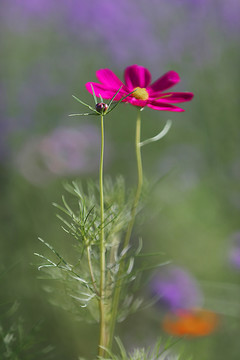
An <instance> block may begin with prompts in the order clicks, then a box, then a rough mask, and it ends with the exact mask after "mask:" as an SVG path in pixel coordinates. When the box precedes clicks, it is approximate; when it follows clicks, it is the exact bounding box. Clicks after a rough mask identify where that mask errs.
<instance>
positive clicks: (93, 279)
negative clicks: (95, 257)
mask: <svg viewBox="0 0 240 360" xmlns="http://www.w3.org/2000/svg"><path fill="white" fill-rule="evenodd" d="M87 260H88V267H89V271H90V276H91V280H92V284H93V287H94V290H95V293H96V295H98V296H100V294H99V291H98V288H97V286H96V280H95V277H94V273H93V267H92V260H91V247H90V246H89V245H88V246H87Z"/></svg>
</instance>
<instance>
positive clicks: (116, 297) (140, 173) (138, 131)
mask: <svg viewBox="0 0 240 360" xmlns="http://www.w3.org/2000/svg"><path fill="white" fill-rule="evenodd" d="M140 143H141V116H140V110H138V116H137V122H136V137H135V152H136V160H137V172H138V185H137V190H136V193H135V197H134V200H133V205H132V209H131V219H130V221H129V224H128V228H127V232H126V235H125V239H124V243H123V249H125V248H127V246H128V245H129V241H130V238H131V234H132V229H133V225H134V221H135V217H136V210H137V205H138V202H139V199H140V195H141V191H142V184H143V169H142V156H141V144H140ZM124 269H125V261H124V257H123V258H122V260H121V263H120V267H119V271H118V280H117V281H116V285H115V291H114V297H113V304H112V318H111V324H110V331H109V333H110V334H109V343H108V348H109V349H111V347H112V341H113V335H114V331H115V326H116V322H117V313H118V306H119V299H120V295H121V290H122V283H123V273H124Z"/></svg>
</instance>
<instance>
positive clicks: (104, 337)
mask: <svg viewBox="0 0 240 360" xmlns="http://www.w3.org/2000/svg"><path fill="white" fill-rule="evenodd" d="M101 139H102V140H101V155H100V168H99V192H100V214H101V215H100V216H101V232H100V290H99V293H100V299H99V312H100V338H99V351H98V355H99V356H102V357H103V356H104V354H105V350H104V349H103V348H102V346H104V347H106V345H107V329H106V325H107V324H106V311H105V266H106V264H105V262H106V260H105V239H104V196H103V158H104V122H103V115H101Z"/></svg>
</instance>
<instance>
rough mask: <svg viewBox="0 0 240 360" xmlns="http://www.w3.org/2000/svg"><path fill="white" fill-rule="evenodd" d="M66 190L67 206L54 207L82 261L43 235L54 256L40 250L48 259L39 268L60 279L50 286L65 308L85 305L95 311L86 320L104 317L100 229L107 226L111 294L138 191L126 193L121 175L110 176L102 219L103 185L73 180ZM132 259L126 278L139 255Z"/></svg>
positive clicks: (74, 308)
mask: <svg viewBox="0 0 240 360" xmlns="http://www.w3.org/2000/svg"><path fill="white" fill-rule="evenodd" d="M65 190H66V191H67V194H68V196H67V197H65V196H64V197H62V204H61V205H59V204H54V206H55V207H56V208H57V209H58V210H59V213H58V214H57V217H58V218H59V219H60V221H61V223H62V228H63V229H64V231H65V232H67V233H68V234H69V236H70V237H71V238H72V239H73V246H74V253H75V259H76V261H75V262H74V263H73V262H72V261H69V259H67V258H66V255H61V254H60V253H59V251H57V250H55V248H54V247H53V246H52V245H50V244H49V243H47V242H45V241H44V240H43V239H41V238H39V240H40V241H41V242H42V243H43V244H44V245H45V246H46V247H47V248H48V250H49V251H50V252H51V254H52V255H51V256H50V258H49V257H47V256H45V255H42V254H38V253H36V254H35V255H37V256H38V257H40V258H41V259H42V260H43V263H42V264H40V265H39V267H38V269H39V270H42V271H44V272H45V274H47V277H48V279H55V280H58V286H54V288H53V287H52V285H51V283H49V286H47V287H45V289H46V290H47V291H49V293H52V294H53V295H57V296H53V298H54V300H53V301H54V302H55V303H56V300H57V299H61V301H60V302H61V306H62V307H64V308H66V309H68V310H71V311H73V312H74V313H75V312H76V311H77V312H78V308H79V305H80V307H83V308H87V309H88V310H89V312H90V314H91V317H89V316H88V315H87V313H85V314H83V312H82V316H83V317H85V315H86V319H88V320H90V318H91V320H95V321H98V304H97V302H98V298H99V283H100V273H99V257H100V253H99V242H100V232H101V229H102V227H104V232H105V240H106V258H107V269H106V270H107V276H108V282H107V285H106V286H107V288H108V290H107V291H106V292H107V294H108V296H109V298H110V297H111V291H112V290H113V289H114V285H115V282H116V276H117V273H118V269H119V265H120V262H121V260H122V259H123V257H126V253H128V252H129V248H128V249H121V248H120V244H121V238H122V236H123V234H124V232H125V230H126V228H127V225H128V222H129V221H130V217H131V204H132V195H131V194H127V193H126V189H125V183H124V180H123V178H122V177H119V178H117V179H116V181H115V183H113V181H112V180H111V179H110V178H107V179H106V181H105V184H104V193H105V199H104V208H105V218H104V222H103V223H101V221H100V219H101V216H100V206H99V187H98V185H97V184H95V183H94V182H89V183H88V184H87V185H86V189H83V186H82V185H81V184H80V183H77V182H73V183H72V184H65ZM126 263H127V271H126V274H125V278H126V279H128V280H131V271H132V268H133V257H132V256H130V255H129V257H128V258H127V261H126ZM63 295H64V296H63ZM66 295H67V298H66ZM69 297H70V298H71V301H69ZM64 298H65V299H66V301H65V300H63V299H64ZM57 302H58V301H57ZM75 310H76V311H75ZM82 316H81V318H82Z"/></svg>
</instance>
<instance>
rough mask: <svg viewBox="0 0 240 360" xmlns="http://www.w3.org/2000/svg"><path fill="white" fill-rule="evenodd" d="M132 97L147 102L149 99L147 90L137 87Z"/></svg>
mask: <svg viewBox="0 0 240 360" xmlns="http://www.w3.org/2000/svg"><path fill="white" fill-rule="evenodd" d="M132 96H133V97H135V99H139V100H147V99H148V98H149V95H148V92H147V90H146V89H145V88H140V87H136V88H135V89H134V92H133V93H132Z"/></svg>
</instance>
